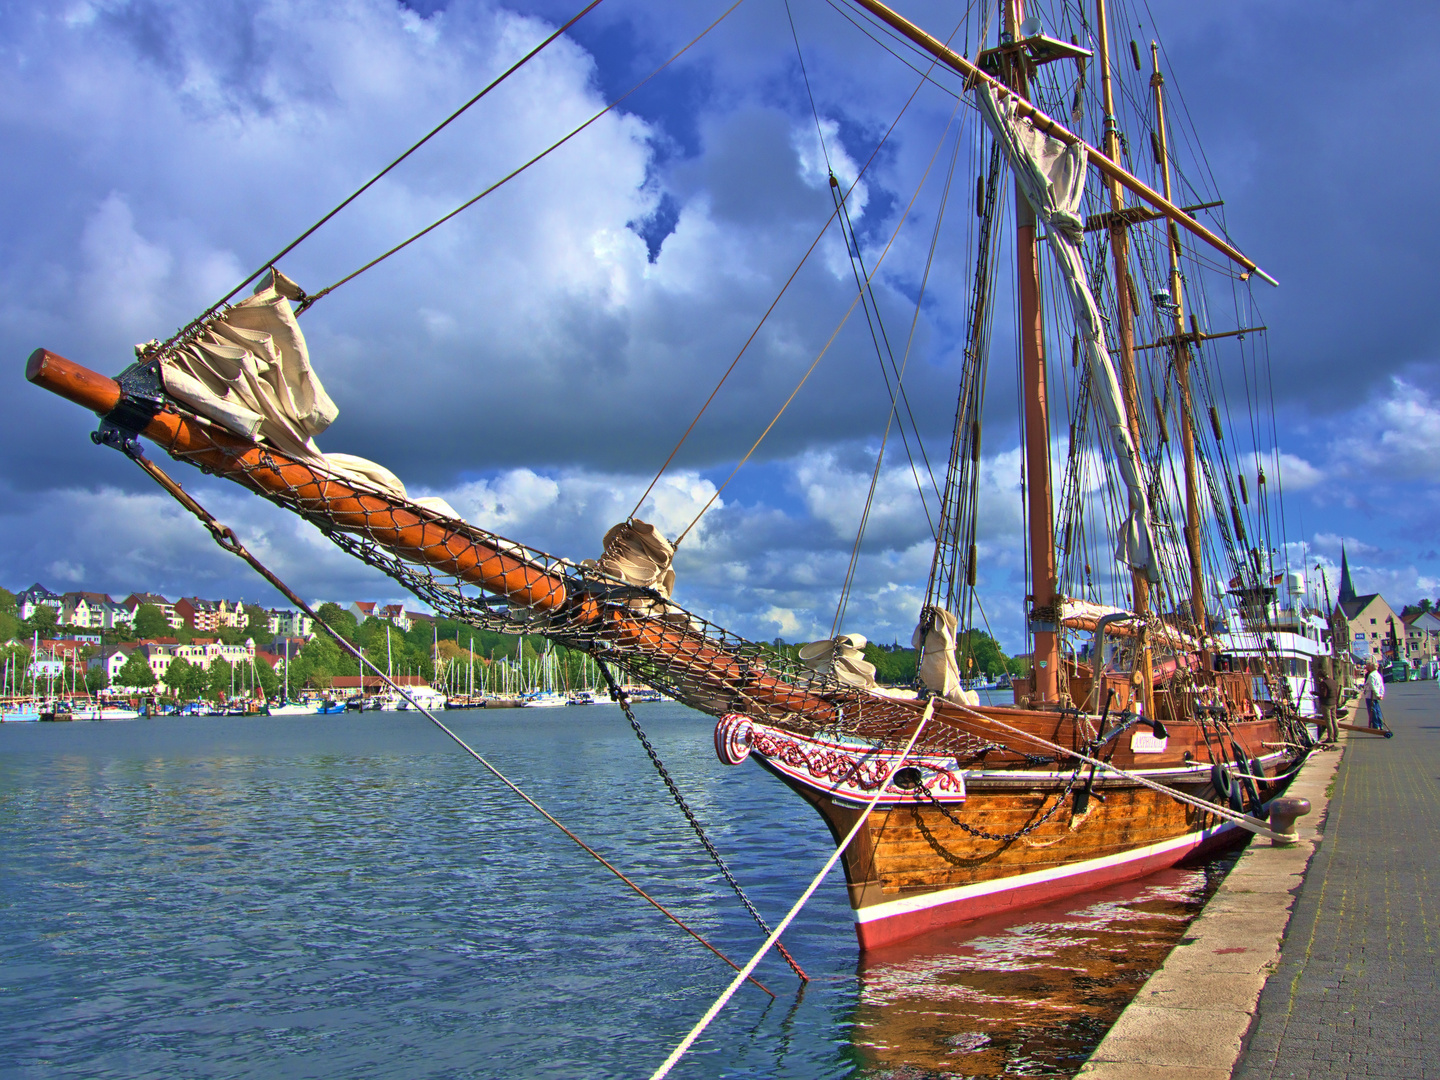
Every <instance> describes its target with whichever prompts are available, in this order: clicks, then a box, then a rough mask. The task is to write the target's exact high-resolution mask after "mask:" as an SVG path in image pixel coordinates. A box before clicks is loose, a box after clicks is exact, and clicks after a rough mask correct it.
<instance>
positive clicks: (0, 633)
mask: <svg viewBox="0 0 1440 1080" xmlns="http://www.w3.org/2000/svg"><path fill="white" fill-rule="evenodd" d="M19 636H20V620H19V619H17V618H16V617H15V613H14V612H13V611H0V641H14V640H15V639H16V638H18V637H19Z"/></svg>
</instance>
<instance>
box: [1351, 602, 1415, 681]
mask: <svg viewBox="0 0 1440 1080" xmlns="http://www.w3.org/2000/svg"><path fill="white" fill-rule="evenodd" d="M1339 607H1340V612H1341V614H1342V615H1343V617H1344V619H1345V624H1346V626H1347V627H1348V628H1349V631H1350V651H1351V653H1352V654H1353V655H1355V656H1357V657H1359V658H1360V659H1362V660H1374V661H1375V662H1376V663H1384V662H1385V661H1386V660H1393V659H1394V658H1395V656H1396V655H1397V653H1400V654H1401V655H1403V646H1402V645H1401V644H1400V641H1401V636H1402V635H1403V634H1404V632H1405V623H1404V620H1402V619H1401V618H1400V616H1399V615H1397V614H1395V609H1394V608H1392V607H1391V606H1390V605H1389V604H1387V603H1386V602H1385V598H1384V597H1383V596H1381V595H1380V594H1379V593H1365V594H1364V595H1361V596H1355V595H1353V590H1352V596H1351V599H1348V600H1341V601H1340V605H1339Z"/></svg>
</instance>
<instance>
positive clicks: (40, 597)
mask: <svg viewBox="0 0 1440 1080" xmlns="http://www.w3.org/2000/svg"><path fill="white" fill-rule="evenodd" d="M61 603H62V601H61V599H60V594H59V593H52V592H51V591H50V590H49V589H47V588H45V586H44V585H41V584H40V583H39V582H38V581H37V582H36V583H35V584H34V585H31V586H30V588H28V589H26V590H25V591H24V592H22V593H20V594H18V595H17V596H16V597H15V610H16V614H18V615H19V616H20V618H22V619H28V618H30V616H32V615H34V614H35V612H36V611H37V610H38V609H39V608H41V607H48V608H51V609H53V610H54V612H55V616H56V619H57V620H58V619H59V616H60V605H61Z"/></svg>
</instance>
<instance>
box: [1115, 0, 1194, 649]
mask: <svg viewBox="0 0 1440 1080" xmlns="http://www.w3.org/2000/svg"><path fill="white" fill-rule="evenodd" d="M1102 2H1103V0H1102ZM1150 62H1151V65H1152V69H1153V72H1152V74H1151V76H1150V89H1151V91H1152V92H1153V93H1154V95H1155V118H1156V119H1155V128H1156V139H1157V141H1158V142H1159V144H1160V179H1161V183H1162V184H1163V186H1164V192H1165V198H1167V199H1168V198H1170V150H1169V143H1168V142H1167V132H1166V128H1165V92H1164V87H1165V76H1163V75H1161V74H1160V47H1159V46H1158V45H1156V44H1155V42H1153V41H1152V42H1151V43H1150ZM1166 232H1167V234H1168V240H1169V249H1170V303H1171V304H1173V305H1174V309H1175V310H1174V314H1175V383H1176V386H1177V387H1178V388H1179V390H1180V450H1181V454H1182V456H1183V457H1184V461H1185V552H1186V554H1187V555H1188V556H1189V561H1190V616H1191V618H1193V619H1194V620H1195V633H1196V634H1197V635H1199V636H1200V638H1201V640H1202V641H1203V640H1204V638H1205V574H1204V566H1203V564H1202V563H1201V555H1200V477H1199V472H1198V470H1197V467H1196V461H1195V417H1194V410H1193V408H1192V401H1191V397H1190V346H1189V344H1188V343H1187V342H1185V341H1184V340H1183V335H1184V333H1185V294H1184V291H1183V288H1184V283H1183V281H1182V279H1181V277H1180V230H1179V229H1177V228H1176V227H1175V223H1174V222H1173V221H1172V222H1170V223H1169V228H1168V229H1167V230H1166ZM1207 666H1208V664H1207Z"/></svg>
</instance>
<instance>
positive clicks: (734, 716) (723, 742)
mask: <svg viewBox="0 0 1440 1080" xmlns="http://www.w3.org/2000/svg"><path fill="white" fill-rule="evenodd" d="M754 728H755V725H754V724H753V723H752V722H751V721H750V718H749V717H746V716H741V715H740V714H739V713H726V714H725V715H724V716H722V717H721V718H720V720H719V722H718V723H716V725H715V756H716V757H718V758H719V759H720V760H721V761H722V762H723V763H724V764H726V765H739V764H740V763H741V762H742V761H744V760H745V759H746V758H747V757H749V756H750V735H751V732H752V731H753V730H754Z"/></svg>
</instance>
